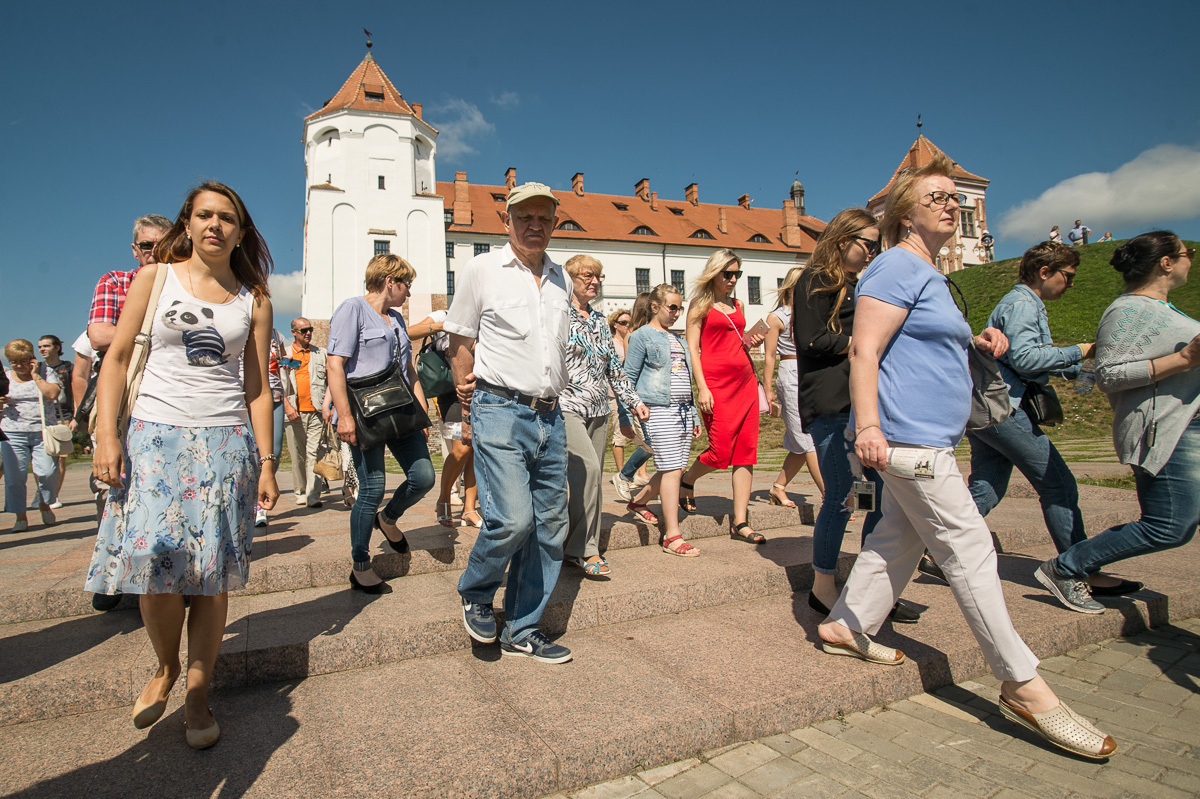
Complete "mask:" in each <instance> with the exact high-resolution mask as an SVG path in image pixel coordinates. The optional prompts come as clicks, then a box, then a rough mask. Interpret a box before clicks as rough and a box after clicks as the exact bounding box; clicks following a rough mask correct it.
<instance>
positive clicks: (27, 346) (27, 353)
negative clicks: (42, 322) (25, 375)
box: [4, 338, 33, 365]
mask: <svg viewBox="0 0 1200 799" xmlns="http://www.w3.org/2000/svg"><path fill="white" fill-rule="evenodd" d="M4 357H5V358H8V363H9V365H12V362H13V361H28V360H29V359H30V358H32V357H33V342H32V341H30V340H29V339H24V338H14V339H13V340H12V341H10V342H8V343H7V344H5V345H4Z"/></svg>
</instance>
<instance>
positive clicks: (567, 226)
mask: <svg viewBox="0 0 1200 799" xmlns="http://www.w3.org/2000/svg"><path fill="white" fill-rule="evenodd" d="M558 229H559V230H574V231H575V232H577V233H583V232H584V230H583V228H582V227H580V226H579V223H578V222H573V221H571V220H570V219H566V220H563V223H562V224H561V225H559V226H558Z"/></svg>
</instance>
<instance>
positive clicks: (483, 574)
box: [458, 391, 567, 641]
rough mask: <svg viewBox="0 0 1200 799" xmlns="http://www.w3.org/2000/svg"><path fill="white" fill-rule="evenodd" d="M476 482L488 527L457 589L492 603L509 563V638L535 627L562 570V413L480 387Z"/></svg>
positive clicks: (475, 412) (474, 408) (474, 430)
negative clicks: (527, 405)
mask: <svg viewBox="0 0 1200 799" xmlns="http://www.w3.org/2000/svg"><path fill="white" fill-rule="evenodd" d="M471 435H472V437H473V439H474V447H475V484H476V486H477V487H478V490H479V515H480V516H482V517H483V529H481V530H480V531H479V535H478V536H477V537H476V539H475V546H474V547H472V548H471V556H470V557H469V558H468V559H467V569H466V571H464V572H463V574H462V577H461V578H460V579H459V581H458V593H460V594H461V595H462V597H463V599H465V600H466V601H468V602H472V603H475V604H480V605H488V604H491V602H492V600H493V599H494V598H495V596H496V591H497V589H499V588H500V584H501V582H503V580H504V570H505V567H507V568H508V584H507V587H506V588H505V591H504V623H505V625H506V626H507V628H508V640H510V641H521V640H523V639H524V638H525V637H526V635H527V634H528V632H529V631H530V630H533V629H536V628H537V626H538V623H539V622H541V620H542V613H544V612H545V610H546V603H547V602H549V601H550V593H551V592H552V591H553V590H554V585H555V583H557V582H558V573H559V571H560V570H561V569H562V560H563V542H564V541H565V540H566V537H567V428H566V424H565V422H564V421H563V415H562V411H561V410H560V409H558V408H555V409H554V410H553V411H548V412H544V413H539V412H538V411H535V410H533V409H532V408H527V407H525V406H524V405H518V404H517V403H516V402H514V401H512V400H506V399H504V398H503V397H497V396H495V395H494V394H488V393H486V392H483V391H476V392H475V396H474V399H473V400H472V401H471Z"/></svg>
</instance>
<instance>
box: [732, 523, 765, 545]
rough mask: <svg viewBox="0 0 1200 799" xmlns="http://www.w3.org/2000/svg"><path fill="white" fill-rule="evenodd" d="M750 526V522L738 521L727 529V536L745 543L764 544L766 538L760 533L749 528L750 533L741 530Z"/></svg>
mask: <svg viewBox="0 0 1200 799" xmlns="http://www.w3.org/2000/svg"><path fill="white" fill-rule="evenodd" d="M749 527H750V522H739V523H738V524H735V525H734V526H733V527H731V528H730V529H729V537H730V538H733V539H736V540H738V541H745V542H746V543H747V544H757V545H761V544H765V543H767V539H766V537H765V536H763V534H762V533H756V532H754V531H753V530H750V535H746V534H745V533H743V532H742V530H746V529H748V528H749Z"/></svg>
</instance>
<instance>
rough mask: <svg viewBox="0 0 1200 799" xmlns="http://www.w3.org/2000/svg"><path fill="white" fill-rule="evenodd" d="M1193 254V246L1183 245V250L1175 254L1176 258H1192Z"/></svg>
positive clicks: (1194, 250) (1194, 253)
mask: <svg viewBox="0 0 1200 799" xmlns="http://www.w3.org/2000/svg"><path fill="white" fill-rule="evenodd" d="M1195 256H1196V248H1195V247H1184V248H1183V252H1181V253H1177V254H1176V255H1175V257H1176V258H1194V257H1195Z"/></svg>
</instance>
